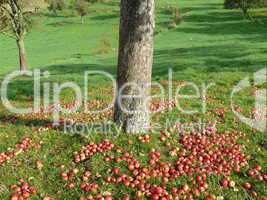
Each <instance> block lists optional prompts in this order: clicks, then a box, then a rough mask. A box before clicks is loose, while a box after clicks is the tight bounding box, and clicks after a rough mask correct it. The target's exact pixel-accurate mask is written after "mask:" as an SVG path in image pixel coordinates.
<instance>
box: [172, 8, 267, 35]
mask: <svg viewBox="0 0 267 200" xmlns="http://www.w3.org/2000/svg"><path fill="white" fill-rule="evenodd" d="M184 20H185V21H186V22H193V23H195V24H196V26H195V27H192V28H188V27H185V28H179V27H178V28H177V29H176V30H177V32H184V33H195V34H203V35H238V34H240V35H241V38H242V37H244V38H246V39H248V38H250V39H251V40H254V39H257V38H266V32H267V16H266V17H265V16H258V17H256V18H255V19H254V20H255V21H248V20H245V19H243V16H242V14H241V13H240V12H231V13H229V12H207V13H206V14H202V15H196V14H193V15H189V16H186V17H185V19H184ZM247 36H250V37H247Z"/></svg>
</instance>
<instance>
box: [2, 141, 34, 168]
mask: <svg viewBox="0 0 267 200" xmlns="http://www.w3.org/2000/svg"><path fill="white" fill-rule="evenodd" d="M31 143H32V140H31V139H30V138H28V137H26V138H24V139H23V140H22V141H21V142H20V143H18V144H16V147H15V149H14V150H10V151H7V152H3V153H0V166H1V165H3V164H4V163H6V162H8V161H10V160H11V159H13V158H14V157H16V156H17V155H19V154H20V153H22V152H26V151H28V150H29V148H30V145H31Z"/></svg>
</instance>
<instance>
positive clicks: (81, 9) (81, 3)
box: [74, 0, 89, 24]
mask: <svg viewBox="0 0 267 200" xmlns="http://www.w3.org/2000/svg"><path fill="white" fill-rule="evenodd" d="M74 8H75V10H76V11H77V13H78V14H79V16H80V17H81V22H82V24H83V23H84V16H86V15H88V13H89V3H88V2H86V1H85V0H77V1H76V2H75V6H74Z"/></svg>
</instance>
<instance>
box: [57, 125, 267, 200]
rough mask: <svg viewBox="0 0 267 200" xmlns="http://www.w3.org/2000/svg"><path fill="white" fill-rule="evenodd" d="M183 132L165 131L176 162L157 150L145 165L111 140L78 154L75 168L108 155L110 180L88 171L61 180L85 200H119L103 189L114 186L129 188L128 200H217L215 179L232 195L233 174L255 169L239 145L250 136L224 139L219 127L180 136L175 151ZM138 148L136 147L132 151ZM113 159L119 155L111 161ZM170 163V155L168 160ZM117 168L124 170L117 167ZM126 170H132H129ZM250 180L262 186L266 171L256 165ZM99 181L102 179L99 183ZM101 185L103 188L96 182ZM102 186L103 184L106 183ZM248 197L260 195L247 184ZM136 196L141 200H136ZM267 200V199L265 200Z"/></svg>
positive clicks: (227, 135) (145, 140) (162, 138)
mask: <svg viewBox="0 0 267 200" xmlns="http://www.w3.org/2000/svg"><path fill="white" fill-rule="evenodd" d="M175 134H176V136H177V132H175V131H173V132H166V131H161V136H160V142H161V143H163V144H164V146H165V148H166V144H169V145H167V148H168V149H169V153H168V154H167V156H169V157H171V158H172V161H165V160H164V159H163V157H164V156H163V155H162V154H163V153H162V152H160V151H159V150H156V149H151V152H150V153H149V154H148V155H147V158H148V161H147V163H144V162H142V161H139V160H137V159H136V158H135V157H134V156H133V155H132V154H131V153H130V152H127V151H124V149H123V148H121V147H118V146H116V145H115V144H113V143H112V142H110V141H108V140H104V141H103V142H102V143H99V144H95V143H91V144H88V145H87V146H84V147H82V148H81V150H80V151H79V152H78V153H76V155H75V158H74V162H75V163H76V165H82V163H83V162H84V161H88V160H90V159H91V158H92V157H93V156H94V155H95V154H103V156H104V157H103V160H104V161H105V162H106V163H107V164H109V166H110V168H109V170H107V174H105V175H104V174H98V175H96V174H95V175H94V174H93V172H91V171H89V170H86V171H82V170H80V169H79V168H78V166H76V168H74V169H71V170H69V172H62V174H61V176H62V178H63V180H64V181H66V186H67V188H68V189H73V188H76V187H77V188H80V189H81V190H82V191H83V192H85V193H88V195H85V196H81V199H107V200H109V199H115V197H114V196H115V194H114V196H113V195H112V194H111V193H110V192H105V193H103V192H101V187H102V185H106V186H107V185H109V184H113V185H116V186H117V188H119V187H120V185H123V187H126V188H128V189H129V190H130V191H132V192H131V194H125V195H124V197H123V199H124V200H128V199H136V200H138V199H143V198H144V197H146V198H148V199H153V200H157V199H163V200H164V199H165V200H172V199H188V200H190V199H199V198H204V199H206V200H211V199H216V197H215V196H214V195H211V194H210V192H209V187H210V186H209V181H208V179H209V177H210V176H216V177H218V178H219V180H221V181H220V186H221V187H223V188H228V189H233V190H235V189H237V187H238V186H237V184H236V183H235V181H234V180H232V178H231V175H232V174H233V173H235V174H237V175H240V176H242V173H241V172H246V171H247V169H248V168H249V166H248V158H247V157H246V156H245V154H244V153H243V148H244V146H243V145H241V144H238V142H237V139H238V138H239V137H242V136H244V135H243V134H242V133H239V132H224V133H218V132H217V130H216V128H215V127H214V126H209V127H207V128H206V129H205V130H204V131H203V133H201V134H198V133H197V132H194V131H193V132H190V134H188V133H186V132H180V131H179V135H180V136H179V140H180V141H179V144H180V145H181V147H180V148H178V147H174V146H171V145H170V142H171V141H172V140H173V137H174V136H175ZM151 137H153V136H152V135H143V136H139V137H138V140H139V141H141V142H142V143H149V142H150V138H151ZM132 143H133V142H132V141H130V142H129V145H131V144H132ZM108 152H109V153H113V154H112V156H110V154H108ZM165 157H166V155H165ZM114 164H115V165H116V166H118V165H119V166H120V167H114ZM125 169H126V170H125ZM248 175H249V176H250V177H254V178H255V179H257V180H258V181H267V180H266V177H267V175H266V174H264V173H263V169H262V166H260V165H256V166H255V167H254V168H253V169H251V170H249V171H248ZM96 177H97V178H96ZM96 179H97V180H98V182H97V181H96ZM100 180H101V181H100ZM243 188H245V189H246V190H247V191H248V193H249V194H250V195H251V196H253V197H255V198H258V197H259V194H258V192H257V191H256V190H255V188H254V187H253V185H252V183H250V182H245V183H244V184H243ZM133 193H134V194H135V195H133ZM260 198H261V199H264V200H266V197H260Z"/></svg>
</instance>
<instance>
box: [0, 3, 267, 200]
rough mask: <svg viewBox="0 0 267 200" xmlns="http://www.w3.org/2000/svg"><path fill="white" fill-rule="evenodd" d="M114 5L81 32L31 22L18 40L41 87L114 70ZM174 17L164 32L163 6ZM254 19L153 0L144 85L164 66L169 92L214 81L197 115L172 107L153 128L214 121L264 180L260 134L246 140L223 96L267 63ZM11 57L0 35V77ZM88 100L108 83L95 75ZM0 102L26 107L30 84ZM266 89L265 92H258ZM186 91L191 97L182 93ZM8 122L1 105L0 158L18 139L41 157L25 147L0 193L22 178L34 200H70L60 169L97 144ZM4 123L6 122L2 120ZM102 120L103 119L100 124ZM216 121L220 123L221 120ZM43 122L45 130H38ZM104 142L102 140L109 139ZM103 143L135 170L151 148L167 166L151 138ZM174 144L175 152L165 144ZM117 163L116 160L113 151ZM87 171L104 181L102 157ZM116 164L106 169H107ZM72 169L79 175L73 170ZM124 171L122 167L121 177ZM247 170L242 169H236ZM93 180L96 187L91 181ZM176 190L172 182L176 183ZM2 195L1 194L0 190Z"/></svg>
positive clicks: (98, 7) (21, 120)
mask: <svg viewBox="0 0 267 200" xmlns="http://www.w3.org/2000/svg"><path fill="white" fill-rule="evenodd" d="M114 2H115V3H107V4H103V3H98V4H94V5H93V6H92V7H91V8H90V10H91V12H90V15H89V16H87V17H86V19H85V24H81V23H80V19H79V17H77V16H72V15H71V13H68V16H65V15H66V14H65V15H63V13H62V15H59V16H56V17H55V16H51V15H50V14H49V13H48V12H44V13H43V14H41V15H40V16H36V20H37V21H38V23H37V24H36V26H35V27H34V29H33V30H31V32H30V33H28V35H27V37H26V48H27V57H28V62H29V66H30V68H31V69H33V68H40V69H41V70H48V71H49V72H50V73H51V76H50V78H49V79H45V78H42V82H46V81H50V82H60V83H63V82H65V81H74V82H76V83H78V84H79V85H83V77H84V75H83V73H84V71H85V70H105V71H107V72H109V73H111V74H113V75H115V72H116V63H117V50H118V27H119V25H118V23H119V5H118V3H117V1H114ZM177 5H179V8H180V9H181V12H182V15H183V21H182V23H181V24H180V25H178V26H177V28H173V29H170V28H169V24H170V22H171V21H172V18H173V16H172V15H171V14H170V11H169V10H170V8H169V7H170V6H174V7H175V6H177ZM252 15H253V16H254V19H255V21H253V22H252V21H247V20H244V19H243V16H242V14H241V12H240V11H238V10H224V9H223V2H222V0H213V1H208V0H194V1H186V0H181V1H180V2H179V4H178V3H177V1H174V0H169V1H165V0H159V1H157V29H156V36H155V56H154V66H153V79H154V80H155V81H161V82H165V80H166V79H167V74H168V68H169V67H172V68H173V70H174V72H173V80H174V83H175V84H180V83H181V82H182V81H192V82H194V83H196V84H197V85H201V84H202V83H206V84H208V83H214V84H215V86H213V87H211V88H210V89H209V90H208V95H207V96H208V100H207V110H208V112H207V113H206V114H200V113H199V114H195V115H184V114H182V113H181V112H179V111H178V110H177V109H175V110H173V111H171V112H164V113H161V114H158V115H155V116H153V122H154V123H161V124H164V121H165V120H166V119H174V120H177V119H178V118H179V119H182V120H183V121H186V122H192V121H193V122H195V121H197V120H198V119H203V120H206V121H208V120H212V121H214V120H219V121H220V123H218V129H219V132H224V131H225V130H227V131H241V132H244V133H245V134H246V139H242V140H240V143H244V144H245V147H246V148H245V150H244V151H245V154H246V155H251V157H252V158H251V160H250V166H251V167H253V166H254V165H255V164H256V163H259V164H261V165H262V166H263V167H264V170H263V171H264V173H265V174H266V172H267V165H266V163H267V162H266V161H267V150H266V145H267V140H266V137H265V134H266V133H260V132H256V133H253V131H252V130H251V128H250V127H248V126H247V125H245V124H243V123H241V122H240V121H237V122H236V121H235V120H234V118H235V117H234V115H233V113H232V112H231V107H230V94H231V91H232V88H233V86H234V85H235V84H237V83H238V82H239V81H240V80H242V79H243V78H245V77H246V76H250V78H251V79H252V74H253V72H254V71H257V70H259V69H261V68H264V67H266V65H267V40H266V33H267V26H266V24H267V9H257V10H253V11H252ZM17 57H18V52H17V47H16V43H15V41H14V40H11V39H9V38H6V37H3V36H0V65H1V67H0V76H1V80H2V79H3V77H4V75H5V74H7V73H9V72H11V71H13V70H16V69H18V58H17ZM93 81H94V82H93V83H94V84H91V85H92V88H90V89H91V93H92V94H93V97H94V98H99V99H105V100H107V101H110V98H111V96H110V94H111V92H110V86H109V82H107V81H106V80H102V79H101V77H98V76H94V77H93ZM10 87H11V89H10V91H9V97H10V99H11V100H12V102H13V103H14V104H16V105H29V104H31V103H32V99H33V88H32V80H31V79H29V78H26V77H22V78H19V79H17V80H16V81H14V82H13V83H12V84H11V86H10ZM262 87H263V88H266V84H265V85H263V86H262ZM255 89H256V88H255V87H253V88H251V89H250V90H247V91H244V92H242V93H240V94H239V95H238V96H237V97H236V98H235V102H237V104H238V106H240V107H241V108H242V109H243V112H244V113H246V114H247V116H249V115H250V114H251V109H252V108H253V106H254V105H253V100H254V98H253V96H252V95H251V94H252V91H253V90H255ZM185 92H190V90H189V89H185ZM72 97H73V95H72V93H71V92H70V91H64V92H63V94H62V99H64V101H65V102H71V101H72V100H73V98H72ZM199 102H200V100H199V99H195V100H194V101H192V102H189V103H188V102H187V101H182V102H181V104H183V105H184V106H187V107H188V108H190V109H191V108H200V103H199ZM220 108H224V109H225V111H226V117H225V118H224V119H221V118H220V117H218V114H217V113H216V112H217V111H218V109H220ZM77 115H78V116H76V115H75V116H70V117H73V118H82V121H83V120H84V121H90V119H89V118H90V116H88V115H85V114H83V113H79V114H77ZM11 117H14V115H13V114H11V113H8V112H7V111H6V110H5V109H4V108H3V106H2V105H1V107H0V118H1V121H0V152H5V151H7V150H8V149H9V148H11V147H14V145H15V144H16V143H17V142H19V141H21V140H22V138H24V137H25V136H29V137H31V138H32V139H33V141H34V143H40V141H42V143H43V145H42V148H41V149H37V148H34V147H33V148H31V149H30V151H29V152H27V153H24V154H22V155H19V156H18V157H16V158H15V159H13V160H12V161H10V162H9V163H7V164H5V165H4V166H0V186H2V187H3V186H4V187H7V188H8V187H9V186H10V185H12V184H14V183H16V182H17V181H18V178H24V179H30V180H31V184H32V185H34V186H36V187H37V189H38V195H37V196H36V197H34V199H42V198H43V197H44V196H50V197H53V199H78V198H79V197H80V195H81V194H82V192H81V190H79V189H75V190H72V191H70V190H67V189H66V188H65V185H66V184H65V183H64V182H63V181H62V179H61V177H60V165H62V164H64V165H66V168H71V167H73V163H72V160H73V155H74V152H75V151H78V150H79V149H80V148H81V146H82V145H84V144H87V143H89V142H91V141H97V142H99V141H100V140H101V139H102V136H100V135H97V134H92V135H91V136H90V137H89V138H84V137H80V136H69V135H65V134H64V133H63V131H62V130H49V131H46V132H42V133H38V132H36V129H37V128H39V127H40V126H45V125H46V124H47V123H48V122H49V120H50V119H51V118H49V117H48V118H46V117H45V116H40V117H39V118H38V117H37V116H17V115H16V118H15V120H14V121H12V120H11ZM6 118H8V119H7V120H5V119H6ZM106 119H111V117H110V115H107V116H105V117H104V119H100V121H101V120H106ZM221 120H222V121H221ZM47 121H48V122H47ZM108 137H109V138H111V139H112V137H111V136H108ZM129 138H131V139H132V140H133V141H134V144H133V145H132V146H129V145H128V144H127V141H128V139H129ZM112 141H113V142H114V143H115V144H116V145H118V146H120V147H123V148H124V149H125V150H128V151H130V152H132V153H133V154H134V155H135V156H136V158H137V159H139V160H140V161H141V162H142V163H144V164H145V163H146V162H147V159H148V157H147V154H148V153H149V152H150V151H151V149H152V148H158V149H160V151H161V152H162V153H163V157H164V160H166V161H170V158H169V156H168V154H167V149H166V147H165V146H164V145H163V144H162V143H161V142H159V136H158V134H154V135H153V136H152V141H151V142H150V143H149V144H140V143H139V142H138V140H137V138H136V137H135V136H125V135H121V136H119V137H118V138H116V139H112ZM172 146H174V147H176V146H180V144H176V143H174V144H172ZM114 155H116V153H114ZM36 161H42V163H43V164H44V167H43V169H42V170H38V169H37V168H36ZM90 165H91V166H93V167H92V170H93V172H95V173H97V172H99V173H102V174H104V175H107V169H108V168H109V166H107V165H106V164H105V163H104V162H103V160H102V157H101V155H97V156H96V157H94V158H93V159H92V160H91V164H90ZM113 165H116V164H114V163H112V166H113ZM79 167H81V168H83V167H86V164H81V165H80V166H79ZM124 170H126V168H125V169H124ZM244 171H246V170H244ZM232 178H233V180H235V181H236V182H237V183H238V184H242V183H243V182H245V181H250V182H252V183H253V185H254V187H255V189H256V191H257V192H258V193H259V194H260V196H261V197H262V196H264V195H265V196H266V195H267V189H266V182H265V183H264V182H259V181H256V180H253V179H251V178H249V177H247V175H246V174H245V173H244V174H243V175H242V176H237V175H233V176H232ZM218 181H219V180H218V177H211V178H210V180H209V182H210V189H209V192H210V193H212V194H214V195H216V196H221V195H222V196H224V197H225V199H231V200H232V199H234V200H235V199H236V200H239V199H253V198H252V197H251V196H249V194H248V193H247V192H246V191H245V190H243V189H242V187H241V186H240V185H238V186H237V187H238V189H239V192H235V191H233V190H227V191H225V190H223V189H222V188H221V187H219V186H218ZM100 182H101V180H100ZM177 184H178V185H179V183H178V182H177ZM0 189H1V188H0ZM102 191H103V192H104V191H110V192H112V193H114V194H117V196H116V199H119V198H120V197H121V196H122V194H123V193H125V192H126V191H127V192H128V191H129V189H126V188H124V187H115V186H112V187H111V186H106V188H105V187H103V188H102ZM0 197H1V199H8V198H9V197H10V190H9V191H7V192H3V193H1V192H0Z"/></svg>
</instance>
